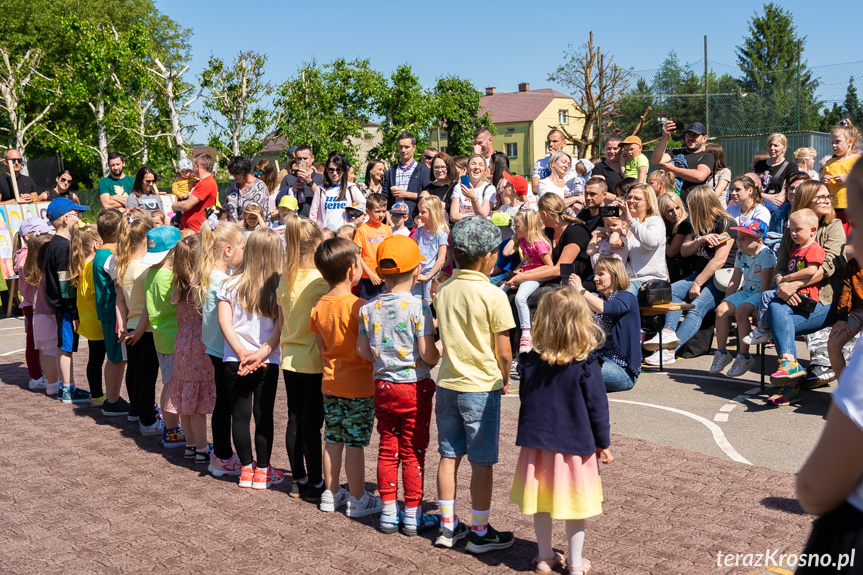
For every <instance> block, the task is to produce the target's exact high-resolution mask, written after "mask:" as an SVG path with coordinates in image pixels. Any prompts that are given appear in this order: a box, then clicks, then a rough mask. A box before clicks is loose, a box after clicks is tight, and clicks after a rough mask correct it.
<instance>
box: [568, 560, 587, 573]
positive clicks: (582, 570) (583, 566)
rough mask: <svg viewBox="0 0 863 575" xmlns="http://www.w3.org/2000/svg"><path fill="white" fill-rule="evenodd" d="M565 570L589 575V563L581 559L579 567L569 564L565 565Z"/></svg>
mask: <svg viewBox="0 0 863 575" xmlns="http://www.w3.org/2000/svg"><path fill="white" fill-rule="evenodd" d="M566 568H567V569H568V570H569V572H570V573H581V575H587V574H588V573H590V561H588V560H587V559H585V558H584V557H582V558H581V565H579V566H578V567H576V566H575V565H570V564H569V563H567V564H566Z"/></svg>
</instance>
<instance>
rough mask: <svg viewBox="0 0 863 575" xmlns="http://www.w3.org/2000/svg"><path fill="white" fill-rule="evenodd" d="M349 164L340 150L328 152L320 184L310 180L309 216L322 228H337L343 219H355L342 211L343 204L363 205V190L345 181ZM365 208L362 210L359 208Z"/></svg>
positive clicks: (349, 220) (335, 229) (335, 230)
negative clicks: (322, 179)
mask: <svg viewBox="0 0 863 575" xmlns="http://www.w3.org/2000/svg"><path fill="white" fill-rule="evenodd" d="M350 167H351V164H350V162H349V161H348V158H347V156H345V155H344V154H342V153H340V152H330V155H329V157H328V158H327V163H326V169H325V170H324V181H323V183H322V184H321V185H318V184H317V183H316V182H314V181H312V184H311V186H310V188H311V191H312V194H313V195H312V207H311V209H310V210H309V219H310V220H312V221H313V222H315V223H317V224H318V225H319V226H321V227H323V228H328V229H330V230H332V231H333V232H337V231H338V230H339V228H340V227H342V226H343V225H345V224H347V223H355V222H354V221H353V220H352V219H351V218H349V217H348V216H347V214H346V213H345V208H347V207H351V206H353V205H357V206H360V205H365V198H364V197H363V193H362V192H361V191H360V189H359V188H358V187H357V186H356V184H353V183H350V182H349V181H348V170H349V169H350ZM363 211H365V210H363Z"/></svg>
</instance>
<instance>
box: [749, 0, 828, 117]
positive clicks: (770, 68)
mask: <svg viewBox="0 0 863 575" xmlns="http://www.w3.org/2000/svg"><path fill="white" fill-rule="evenodd" d="M805 44H806V38H805V37H800V36H798V34H797V28H796V27H795V26H794V19H793V17H792V14H791V12H789V11H788V10H785V9H784V8H782V7H781V6H778V5H776V4H773V3H769V4H765V5H764V13H763V14H762V15H758V14H755V15H754V16H753V17H752V20H750V22H749V35H748V36H747V37H745V38H744V40H743V44H742V45H741V46H738V47H737V63H738V65H739V67H740V70H741V72H742V77H741V79H740V83H741V88H742V89H743V91H744V92H746V93H747V94H755V95H757V96H760V98H753V99H752V100H751V102H756V101H758V102H759V103H761V105H763V108H762V110H760V112H761V113H762V115H763V116H764V117H767V118H768V119H769V121H770V123H771V128H770V129H769V130H768V131H773V132H776V131H789V130H795V129H798V117H799V128H800V129H807V128H809V127H811V126H812V125H813V124H814V123H815V121H816V117H817V115H818V109H819V108H820V103H819V102H818V101H817V98H816V95H815V91H816V89H817V88H818V81H817V80H815V79H814V78H813V77H812V74H811V72H810V71H809V70H808V69H807V67H806V63H805V61H803V60H802V57H801V59H800V61H801V63H800V69H799V71H798V69H797V68H798V65H797V64H798V46H799V47H800V48H799V49H800V50H801V51H802V49H803V47H804V46H805ZM798 74H799V77H798ZM798 88H799V89H798ZM798 92H799V93H798ZM747 97H748V96H747Z"/></svg>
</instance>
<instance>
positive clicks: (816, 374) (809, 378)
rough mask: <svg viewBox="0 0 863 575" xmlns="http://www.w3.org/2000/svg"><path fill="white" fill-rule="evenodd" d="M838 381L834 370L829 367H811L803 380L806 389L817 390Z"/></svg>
mask: <svg viewBox="0 0 863 575" xmlns="http://www.w3.org/2000/svg"><path fill="white" fill-rule="evenodd" d="M834 379H836V373H834V371H833V368H831V367H830V366H827V365H810V366H809V367H808V368H807V369H806V378H805V379H804V380H803V387H804V388H805V389H817V388H819V387H824V386H826V385H828V384H829V383H830V382H831V381H833V380H834Z"/></svg>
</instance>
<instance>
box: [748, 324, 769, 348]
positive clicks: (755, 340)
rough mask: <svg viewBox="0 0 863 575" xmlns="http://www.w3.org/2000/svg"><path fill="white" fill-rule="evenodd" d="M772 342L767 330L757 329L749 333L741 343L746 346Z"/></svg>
mask: <svg viewBox="0 0 863 575" xmlns="http://www.w3.org/2000/svg"><path fill="white" fill-rule="evenodd" d="M771 341H773V336H772V335H771V334H770V331H769V330H766V329H761V328H760V327H757V328H755V329H753V330H752V331H751V332H749V335H747V336H746V337H744V338H743V343H745V344H746V345H761V344H762V343H770V342H771Z"/></svg>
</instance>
